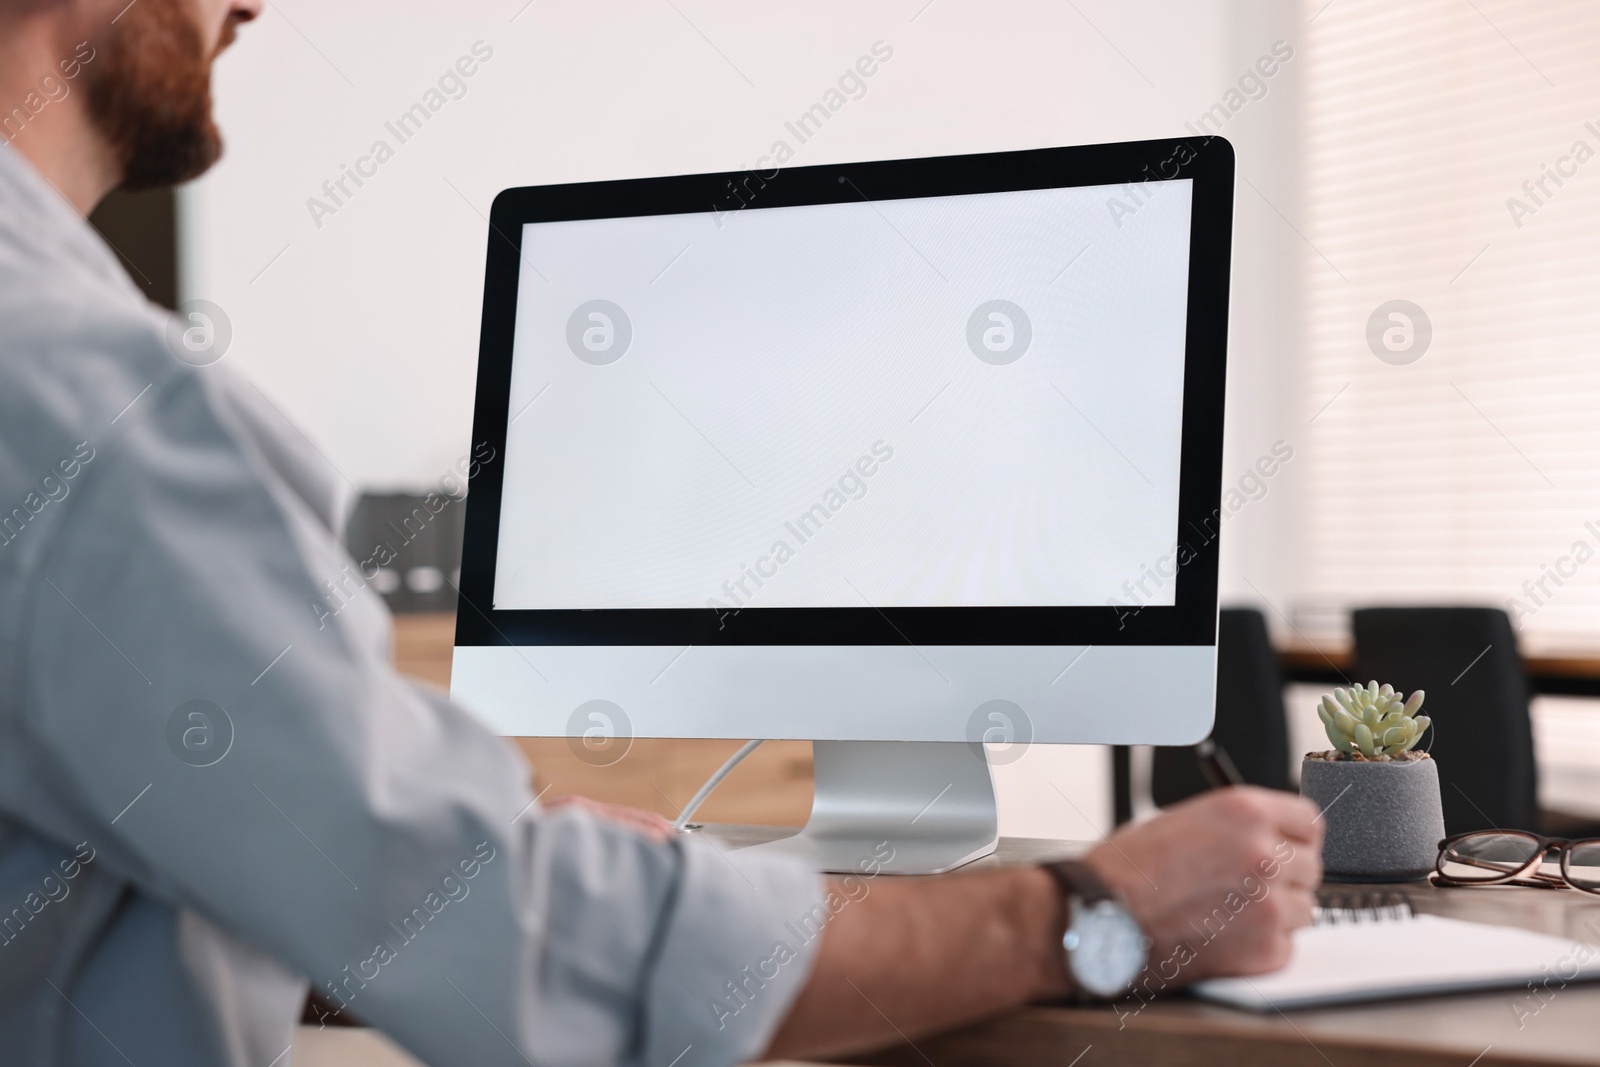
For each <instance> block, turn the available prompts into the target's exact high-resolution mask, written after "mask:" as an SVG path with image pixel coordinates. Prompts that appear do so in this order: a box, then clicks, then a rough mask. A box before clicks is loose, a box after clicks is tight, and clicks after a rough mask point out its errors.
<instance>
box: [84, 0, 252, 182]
mask: <svg viewBox="0 0 1600 1067" xmlns="http://www.w3.org/2000/svg"><path fill="white" fill-rule="evenodd" d="M189 8H190V5H189V4H188V3H186V2H185V0H139V2H138V3H136V4H134V5H132V6H131V7H129V9H128V10H127V12H126V13H125V14H124V15H123V17H122V18H121V19H120V20H119V21H118V22H117V24H116V25H115V26H113V27H112V29H111V32H110V34H109V35H108V36H107V38H106V41H105V44H104V46H103V48H102V50H101V54H100V56H99V57H98V59H97V61H96V62H94V63H92V64H90V65H89V68H88V73H89V79H90V80H89V85H88V90H89V96H88V104H89V115H90V118H91V119H92V120H93V122H94V124H95V126H96V127H97V128H98V129H99V130H100V133H101V134H102V135H103V136H105V137H106V138H107V139H108V140H109V141H110V142H111V145H112V148H113V149H114V150H115V152H116V154H117V161H118V162H119V163H120V164H121V167H122V184H121V188H123V189H129V190H138V189H151V188H155V187H157V186H163V185H175V184H177V183H179V182H185V181H188V180H189V179H190V178H196V177H199V176H200V175H201V174H203V173H205V171H206V169H207V168H209V167H210V166H211V164H213V163H215V162H216V161H217V157H219V156H220V155H222V135H221V133H219V132H218V131H217V126H216V123H215V122H213V121H212V119H211V60H212V56H211V55H208V54H206V50H205V44H204V41H203V39H202V37H201V34H200V27H199V26H197V25H196V24H195V18H194V15H193V13H192V12H191V11H190V9H189ZM232 30H233V26H232V24H231V23H229V24H228V25H227V26H225V27H224V30H223V38H222V41H221V42H220V43H219V46H218V50H219V51H220V49H221V48H223V47H226V45H227V43H228V40H229V39H230V38H231V37H232Z"/></svg>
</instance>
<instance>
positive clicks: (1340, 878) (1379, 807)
mask: <svg viewBox="0 0 1600 1067" xmlns="http://www.w3.org/2000/svg"><path fill="white" fill-rule="evenodd" d="M1300 793H1301V795H1302V796H1305V797H1309V798H1310V799H1312V800H1314V801H1316V803H1317V806H1318V807H1319V808H1321V809H1322V811H1323V820H1322V821H1323V823H1324V826H1323V839H1322V868H1323V872H1324V876H1325V877H1326V878H1327V879H1328V880H1329V881H1332V882H1409V881H1414V880H1416V879H1418V878H1426V877H1427V876H1428V872H1429V871H1431V870H1433V864H1434V860H1435V859H1436V858H1437V857H1438V855H1439V842H1440V840H1442V839H1443V837H1444V809H1443V808H1442V807H1441V806H1440V803H1439V771H1438V768H1436V767H1435V766H1434V763H1433V760H1431V759H1422V760H1405V761H1391V762H1388V763H1376V762H1372V763H1365V762H1357V761H1354V760H1349V761H1346V760H1314V759H1308V760H1304V761H1302V762H1301V764H1300Z"/></svg>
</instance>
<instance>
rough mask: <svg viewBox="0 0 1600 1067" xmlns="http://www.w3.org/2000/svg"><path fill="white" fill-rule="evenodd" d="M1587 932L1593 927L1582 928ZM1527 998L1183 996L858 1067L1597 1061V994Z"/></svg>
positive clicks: (953, 1036) (1578, 903)
mask: <svg viewBox="0 0 1600 1067" xmlns="http://www.w3.org/2000/svg"><path fill="white" fill-rule="evenodd" d="M707 832H708V833H709V834H711V835H712V836H714V837H715V838H716V839H717V840H718V841H720V842H721V843H723V844H726V845H728V846H730V847H736V846H738V845H744V844H754V843H756V842H757V841H765V840H771V839H772V838H774V837H779V836H782V833H781V832H780V831H775V830H774V829H773V828H771V827H752V826H717V827H708V828H707ZM1087 847H1088V845H1087V844H1085V843H1081V842H1080V843H1074V842H1065V841H1041V840H1036V839H1031V838H1002V839H1001V841H1000V848H999V850H998V851H997V852H996V853H995V855H993V856H990V857H987V858H985V859H983V860H980V861H978V862H977V863H975V864H973V865H972V867H973V868H981V867H985V866H996V865H999V864H1006V863H1036V862H1039V861H1041V860H1045V859H1054V858H1060V857H1062V856H1069V855H1075V854H1079V853H1081V852H1083V851H1084V850H1085V849H1086V848H1087ZM1366 888H1371V887H1366ZM1405 889H1406V891H1407V892H1408V893H1409V894H1410V896H1411V900H1412V902H1413V904H1415V906H1416V908H1417V910H1418V911H1422V912H1427V913H1430V914H1435V915H1449V916H1454V917H1455V918H1459V919H1466V920H1469V921H1474V922H1485V923H1499V924H1502V925H1512V926H1522V927H1526V928H1528V929H1530V930H1537V931H1540V932H1541V933H1547V934H1555V935H1557V936H1560V937H1570V938H1572V939H1573V940H1575V941H1576V940H1586V941H1589V942H1592V943H1600V934H1597V933H1595V932H1594V931H1595V930H1600V896H1591V895H1588V894H1584V893H1579V892H1577V891H1576V890H1561V891H1555V890H1541V889H1518V888H1505V889H1435V888H1433V887H1432V886H1429V885H1428V884H1426V883H1419V884H1415V885H1409V886H1406V887H1405ZM1588 923H1593V924H1594V930H1585V925H1586V924H1588ZM1530 997H1532V994H1531V993H1530V992H1529V991H1528V990H1527V989H1522V990H1515V989H1510V990H1504V991H1501V992H1496V993H1474V994H1468V995H1461V996H1450V997H1431V998H1423V999H1418V1000H1406V1001H1395V1002H1392V1003H1387V1004H1374V1005H1356V1006H1351V1007H1344V1008H1328V1009H1318V1010H1308V1011H1295V1012H1289V1013H1288V1014H1278V1015H1272V1016H1258V1015H1254V1014H1251V1013H1248V1012H1242V1011H1236V1010H1234V1009H1232V1008H1225V1007H1221V1006H1219V1005H1215V1004H1207V1003H1204V1002H1202V1001H1199V1000H1195V999H1191V998H1188V997H1183V996H1175V997H1169V998H1166V999H1162V1000H1157V1001H1155V1002H1153V1003H1150V1004H1149V1005H1147V1006H1146V1007H1144V1008H1143V1010H1141V1011H1140V1012H1139V1013H1138V1014H1137V1015H1136V1016H1132V1017H1130V1018H1127V1019H1120V1018H1119V1017H1118V1014H1117V1012H1116V1011H1115V1010H1114V1009H1112V1008H1111V1007H1101V1006H1095V1007H1057V1006H1039V1007H1030V1008H1024V1009H1022V1010H1019V1011H1015V1012H1012V1013H1010V1014H1008V1015H1004V1016H1001V1017H1000V1018H997V1019H993V1020H990V1021H989V1022H986V1023H981V1024H979V1025H977V1026H970V1027H966V1028H963V1029H960V1030H955V1031H951V1032H949V1033H945V1034H940V1035H936V1036H934V1037H927V1038H917V1039H916V1042H915V1044H910V1043H907V1044H902V1045H900V1046H898V1047H895V1048H889V1049H885V1050H882V1051H880V1052H878V1053H875V1054H873V1055H870V1056H854V1057H851V1058H850V1059H849V1061H848V1062H849V1063H851V1064H860V1065H878V1064H883V1065H896V1067H902V1065H903V1067H928V1065H929V1064H934V1065H936V1067H945V1065H947V1064H960V1065H962V1067H988V1065H995V1067H999V1065H1002V1064H1007V1065H1009V1064H1052V1065H1054V1067H1069V1065H1076V1067H1115V1065H1122V1064H1128V1065H1138V1067H1145V1065H1150V1064H1161V1065H1170V1067H1201V1065H1227V1067H1256V1065H1263V1067H1264V1065H1267V1064H1272V1065H1275V1067H1276V1065H1289V1067H1388V1065H1391V1064H1392V1065H1395V1067H1399V1065H1402V1064H1404V1065H1406V1067H1472V1065H1475V1067H1504V1065H1507V1064H1540V1065H1549V1064H1600V984H1597V985H1592V986H1576V985H1574V986H1568V987H1567V988H1565V989H1562V990H1560V991H1558V992H1557V993H1556V994H1555V995H1554V996H1553V997H1552V998H1551V999H1549V1001H1548V1002H1546V1003H1545V1004H1544V1005H1543V1007H1542V1008H1539V1001H1537V1000H1533V999H1527V998H1530ZM1513 1003H1519V1004H1524V1005H1525V1006H1526V1007H1527V1008H1528V1009H1529V1010H1533V1009H1535V1008H1538V1009H1539V1010H1538V1013H1537V1014H1536V1015H1532V1016H1524V1017H1523V1019H1522V1023H1523V1025H1522V1027H1521V1028H1520V1029H1519V1027H1518V1025H1517V1017H1516V1016H1515V1015H1514V1014H1513V1013H1512V1010H1511V1005H1512V1004H1513ZM1126 1010H1128V1009H1127V1008H1126V1006H1125V1007H1124V1011H1126ZM1086 1050H1087V1051H1086ZM1080 1054H1082V1058H1081V1059H1075V1057H1078V1056H1079V1055H1080Z"/></svg>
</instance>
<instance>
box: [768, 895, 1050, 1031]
mask: <svg viewBox="0 0 1600 1067" xmlns="http://www.w3.org/2000/svg"><path fill="white" fill-rule="evenodd" d="M871 886H872V888H871V891H870V892H869V893H868V895H867V896H866V897H864V898H862V899H861V900H859V901H856V902H855V903H852V904H850V905H849V906H847V907H846V908H845V909H844V910H843V911H841V912H839V914H838V915H837V916H835V917H834V919H833V921H832V922H830V923H829V924H828V927H827V929H826V931H825V932H824V934H823V938H822V946H821V950H820V952H819V953H818V956H817V962H816V966H815V969H814V970H813V971H812V974H811V977H810V980H809V981H808V982H807V983H806V986H805V988H804V989H803V990H802V991H801V993H800V996H799V998H798V999H797V1000H796V1001H795V1004H794V1007H793V1008H792V1009H791V1010H790V1012H789V1015H788V1017H787V1018H786V1019H785V1020H784V1023H783V1025H782V1027H780V1028H779V1030H778V1034H777V1036H776V1037H775V1038H774V1039H773V1043H772V1047H771V1049H770V1050H769V1055H772V1056H775V1057H777V1056H799V1055H821V1054H828V1053H838V1052H846V1051H850V1050H853V1049H862V1048H871V1047H873V1046H876V1045H881V1044H885V1043H888V1042H890V1041H895V1040H898V1039H900V1038H902V1037H905V1038H915V1037H916V1036H917V1035H919V1034H924V1033H929V1032H931V1031H934V1030H942V1029H947V1028H949V1027H951V1026H955V1025H959V1024H960V1023H963V1022H969V1021H973V1020H976V1019H980V1018H983V1017H984V1016H986V1015H991V1014H993V1013H994V1012H996V1011H1000V1010H1003V1009H1005V1008H1008V1007H1011V1006H1014V1005H1017V1004H1022V1003H1025V1002H1026V1001H1028V1000H1032V999H1038V998H1041V997H1045V996H1050V995H1060V994H1063V993H1065V992H1066V991H1067V989H1068V980H1067V975H1066V969H1065V965H1064V962H1063V959H1062V953H1061V947H1060V946H1061V942H1060V940H1059V935H1060V931H1061V925H1062V922H1063V918H1062V916H1063V911H1062V903H1061V899H1060V893H1059V891H1058V890H1057V889H1056V886H1055V883H1054V881H1053V880H1052V879H1051V878H1050V876H1049V875H1047V874H1045V873H1044V872H1043V871H1041V870H1039V869H1037V868H1033V867H1025V868H1016V869H1012V870H1003V871H991V872H984V873H981V874H971V875H958V876H956V877H952V878H941V879H937V880H933V879H923V878H914V879H896V878H891V877H887V876H885V877H879V878H875V879H873V881H872V882H871Z"/></svg>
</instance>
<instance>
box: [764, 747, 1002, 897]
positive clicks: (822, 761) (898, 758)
mask: <svg viewBox="0 0 1600 1067" xmlns="http://www.w3.org/2000/svg"><path fill="white" fill-rule="evenodd" d="M811 748H812V753H813V759H814V763H815V768H816V769H815V780H816V792H815V796H814V797H813V799H812V802H811V818H810V820H809V821H808V822H807V823H806V825H805V827H804V828H802V829H801V831H800V832H799V833H798V834H795V835H794V836H793V837H785V838H782V839H780V840H777V841H769V842H767V843H765V844H760V845H751V846H750V848H753V849H760V850H763V851H765V852H768V853H773V852H781V853H785V854H788V855H794V856H799V857H801V858H804V859H806V860H808V861H809V862H811V863H812V864H813V865H815V866H816V867H817V869H818V870H821V871H827V872H830V873H836V874H942V873H943V872H945V871H949V870H954V869H955V868H957V867H960V866H961V865H963V864H965V863H970V862H972V861H973V860H975V859H980V858H981V857H983V856H987V855H989V853H991V852H993V851H994V849H995V845H996V844H997V843H998V842H999V840H1000V833H999V818H998V812H997V809H996V806H995V796H994V777H993V775H992V774H991V773H990V770H989V760H988V757H987V756H986V755H985V754H984V750H983V746H982V745H979V744H968V743H963V742H939V741H813V742H812V745H811ZM741 851H743V850H741Z"/></svg>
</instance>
